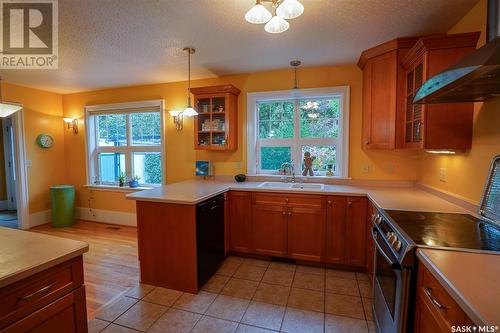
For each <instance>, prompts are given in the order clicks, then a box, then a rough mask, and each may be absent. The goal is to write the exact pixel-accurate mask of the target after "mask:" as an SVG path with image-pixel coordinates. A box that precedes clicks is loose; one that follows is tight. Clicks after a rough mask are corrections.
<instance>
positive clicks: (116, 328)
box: [101, 324, 139, 333]
mask: <svg viewBox="0 0 500 333" xmlns="http://www.w3.org/2000/svg"><path fill="white" fill-rule="evenodd" d="M101 332H102V333H137V332H139V331H136V330H133V329H131V328H128V327H124V326H120V325H116V324H111V325H109V326H108V327H106V328H105V329H104V331H101Z"/></svg>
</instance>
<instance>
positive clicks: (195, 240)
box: [0, 0, 500, 333]
mask: <svg viewBox="0 0 500 333" xmlns="http://www.w3.org/2000/svg"><path fill="white" fill-rule="evenodd" d="M131 2H133V1H131ZM248 2H249V3H248V4H246V3H244V4H237V5H234V6H236V8H233V10H238V11H241V12H242V15H240V16H238V17H237V18H234V20H235V21H237V22H240V21H241V22H242V24H243V26H242V27H240V28H241V29H247V28H256V30H255V31H253V32H252V36H254V37H255V36H260V37H259V39H258V40H259V42H261V43H271V45H272V43H278V44H279V40H280V39H279V38H280V37H283V36H284V37H283V38H292V40H293V36H294V32H295V33H298V31H299V30H301V29H304V31H308V29H313V30H314V29H316V28H318V27H320V24H318V25H317V26H315V27H309V28H307V27H306V26H301V25H300V24H301V22H302V21H301V20H310V19H311V18H310V17H308V15H311V13H313V12H314V13H316V15H319V16H318V17H319V18H321V17H322V16H321V11H318V10H319V8H321V6H320V5H318V4H313V3H312V2H311V1H305V0H304V1H301V2H302V3H303V8H302V10H303V13H301V14H302V15H299V16H300V17H297V18H295V19H289V20H288V21H289V22H290V24H289V31H286V32H283V33H278V34H275V35H270V34H268V32H269V31H268V30H269V29H273V28H276V29H279V26H280V25H279V24H276V25H272V24H269V26H268V25H266V28H264V29H262V31H261V29H260V28H263V27H264V26H263V25H260V24H255V25H252V24H251V20H252V17H247V18H246V21H248V22H250V23H248V22H245V17H243V16H245V15H244V14H245V13H247V14H248V13H250V11H249V9H250V8H252V10H253V7H252V5H254V1H248ZM288 2H290V3H295V1H288ZM382 2H384V1H382ZM382 2H381V3H382ZM384 3H386V4H389V3H390V6H392V7H393V8H397V9H395V10H398V11H401V13H402V14H401V17H400V18H398V19H399V20H400V22H399V23H400V24H402V23H403V21H404V17H405V16H404V15H403V13H406V14H407V13H408V11H406V10H407V9H405V8H403V7H404V6H401V5H399V6H398V5H396V4H395V3H393V2H390V1H388V2H384ZM426 3H427V2H426ZM108 5H110V4H105V5H104V6H105V7H106V6H108ZM149 5H151V4H149ZM255 5H256V6H259V5H260V6H264V8H269V9H272V4H268V3H267V2H266V1H263V2H262V4H260V3H259V2H257V4H255ZM278 5H279V4H278ZM427 5H429V6H431V8H434V9H435V11H436V13H439V15H440V16H438V17H440V18H442V22H438V21H439V20H436V18H435V17H434V18H432V15H431V14H429V13H428V11H425V10H422V8H420V9H419V13H420V15H421V18H422V19H428V20H431V21H429V22H431V23H429V25H428V28H426V29H422V30H419V29H417V28H415V27H416V26H418V25H417V24H416V22H418V20H413V21H410V22H409V23H408V26H412V24H414V25H413V28H412V29H413V30H412V29H409V30H405V29H401V30H400V31H399V32H397V31H393V32H391V33H387V32H385V34H384V36H386V37H384V38H375V37H372V39H371V40H368V41H365V42H363V43H360V44H359V46H361V45H362V47H361V48H360V49H359V51H357V52H356V55H355V58H353V57H351V58H350V61H349V62H347V63H348V64H347V65H341V64H342V63H343V62H342V61H341V60H340V59H339V60H338V62H335V63H334V64H333V65H317V66H315V65H313V66H311V65H310V63H313V61H312V60H310V59H312V58H307V56H305V55H304V56H301V58H300V60H301V61H298V60H294V59H293V58H292V59H288V58H287V59H286V60H285V62H284V63H283V59H281V60H280V61H281V65H273V67H270V68H263V67H262V69H260V67H255V68H259V69H250V67H245V66H242V65H241V66H240V68H236V69H234V68H233V69H231V70H228V72H227V73H228V74H224V70H221V71H220V73H222V74H217V75H216V76H215V77H208V76H206V73H205V74H203V70H200V67H202V66H200V64H202V63H203V62H205V63H206V62H207V60H206V58H204V57H206V56H207V55H206V52H207V49H206V47H207V46H206V45H205V44H204V43H203V42H199V45H192V46H189V47H185V46H187V45H190V43H189V42H186V43H185V44H182V45H176V46H175V50H173V48H172V49H169V48H168V47H167V50H168V52H174V53H175V55H174V56H172V55H171V54H170V55H169V56H172V57H173V58H172V66H175V68H177V70H178V71H179V72H176V73H180V74H179V76H180V78H179V79H175V80H172V82H167V83H163V82H165V80H164V79H160V81H156V79H154V80H153V79H152V77H150V79H149V81H145V82H130V84H125V83H124V84H117V83H112V84H106V83H105V81H106V80H108V78H103V77H100V76H99V75H98V73H97V72H94V73H93V74H94V75H95V78H93V79H94V81H93V82H94V83H92V84H89V85H88V86H86V87H85V88H83V86H84V85H85V84H87V83H85V84H83V83H82V85H81V86H80V87H78V88H71V89H69V88H68V90H67V91H68V92H62V91H63V90H61V89H59V91H60V93H58V94H56V93H51V92H48V91H42V90H43V89H42V90H37V89H34V88H28V87H24V85H26V83H24V81H23V77H22V75H20V74H18V73H19V71H17V72H16V71H15V70H3V69H2V76H3V77H4V83H3V84H2V90H3V91H2V92H3V98H4V99H2V101H4V100H5V101H15V102H17V103H21V104H22V105H23V112H24V113H25V115H24V118H25V119H24V123H25V136H26V139H25V140H26V150H27V152H26V156H27V159H29V160H30V163H32V165H33V167H27V168H26V170H27V175H28V184H29V189H30V191H29V197H28V202H29V203H30V206H29V211H28V217H29V219H27V220H28V221H27V223H26V224H23V222H21V224H20V226H21V228H22V229H31V231H34V232H36V233H34V232H27V231H17V230H12V229H7V228H1V229H0V231H1V232H2V233H1V234H0V236H1V237H2V239H3V240H5V241H2V242H1V244H2V245H0V248H1V251H0V258H1V259H2V261H1V262H2V269H1V270H0V273H2V274H1V279H0V281H1V282H2V283H1V284H0V295H1V296H0V297H1V299H2V300H4V299H5V300H6V302H3V303H5V304H7V305H6V308H5V312H3V316H1V317H0V330H2V332H3V331H5V332H19V331H21V332H22V331H35V332H37V331H40V332H43V331H47V330H49V329H50V330H51V331H68V332H70V331H77V332H86V331H91V332H100V331H103V332H133V331H148V332H149V331H151V332H169V331H175V329H177V330H178V331H183V332H184V331H186V332H190V331H193V332H274V331H282V332H388V333H389V332H411V331H415V332H450V331H454V330H455V331H459V330H458V327H469V328H470V329H472V328H473V327H476V328H475V329H476V330H478V329H490V330H491V331H496V330H498V328H495V327H496V326H497V325H498V322H499V321H500V319H499V314H498V310H497V308H498V306H497V305H498V301H497V300H498V296H499V295H500V290H499V289H498V286H496V285H495V277H496V276H497V275H498V267H500V266H499V265H498V261H499V259H498V258H500V257H499V256H498V253H499V251H500V246H499V243H500V242H499V239H500V233H499V232H498V220H499V212H498V207H499V205H498V200H499V199H498V181H499V178H498V177H500V176H499V175H498V172H499V171H498V170H499V168H500V167H498V163H500V162H499V161H498V154H499V152H500V150H499V144H500V133H499V131H498V125H497V124H498V123H499V118H498V117H499V116H498V112H497V111H498V107H499V100H498V97H496V96H497V95H498V94H499V93H500V92H499V91H498V86H499V85H498V83H497V82H496V81H495V80H496V76H495V73H496V72H495V71H497V68H498V58H499V56H498V50H499V48H498V45H499V44H498V43H499V41H500V38H498V37H497V36H498V29H499V25H498V1H492V0H490V1H486V0H482V1H465V0H464V1H461V2H460V4H457V5H456V6H450V5H449V4H448V5H447V6H446V5H445V4H444V2H443V3H442V5H443V7H442V8H437V7H439V6H438V5H435V6H433V5H431V4H429V3H427ZM59 6H60V13H59V15H60V17H59V19H60V20H61V21H60V24H64V23H65V20H67V17H68V16H66V14H67V13H69V12H72V11H74V10H77V8H78V6H83V7H84V8H86V9H88V8H90V7H91V6H92V4H91V3H88V4H81V5H78V6H76V7H72V6H70V5H69V4H68V3H65V2H64V1H60V2H59ZM86 6H88V7H86ZM165 6H166V7H169V5H165ZM179 6H181V7H180V8H183V9H185V10H188V11H191V10H195V9H194V8H193V7H192V6H191V5H190V4H189V3H186V4H182V5H179ZM218 6H219V5H218V4H217V5H214V8H215V7H217V8H219V7H218ZM325 6H327V8H328V9H329V10H333V8H336V9H340V8H343V9H344V10H358V13H361V12H362V11H360V8H361V7H359V5H354V4H350V5H349V4H340V3H335V4H325ZM342 6H346V7H342ZM350 6H352V7H350ZM146 7H147V10H153V9H154V8H155V7H154V6H152V7H148V6H146ZM166 7H165V8H166ZM375 7H377V6H375ZM201 8H202V9H205V10H207V11H208V12H210V13H212V12H211V11H212V10H213V9H214V8H212V7H210V6H208V7H207V5H206V4H204V5H203V6H202V7H201ZM257 8H260V7H257ZM283 8H285V6H284V7H283ZM290 8H292V7H290ZM81 9H82V8H80V10H81ZM105 9H107V10H111V8H108V7H106V8H105ZM156 9H157V10H162V9H159V8H156ZM169 9H172V7H169ZM277 9H279V6H278V7H277V8H276V10H277ZM292 9H293V8H292ZM372 9H373V10H374V12H373V14H372V15H369V16H368V18H369V19H371V18H372V16H373V18H375V17H378V19H380V18H383V17H385V16H384V15H385V14H384V13H383V11H382V9H380V8H379V10H378V11H377V10H375V8H374V7H372ZM196 10H197V11H199V10H200V8H197V9H196ZM266 10H267V9H266ZM309 11H310V12H309ZM103 12H105V10H104V9H103ZM65 13H66V14H65ZM377 13H378V14H377ZM495 13H496V14H495ZM120 15H129V14H127V13H122V12H120ZM270 15H272V14H270ZM285 15H287V13H284V12H281V14H277V15H276V16H273V19H274V18H276V20H274V21H278V19H280V18H282V17H285ZM377 15H379V16H377ZM426 15H427V16H426ZM436 15H438V14H436ZM247 16H248V15H247ZM257 18H258V17H257ZM339 19H340V18H339ZM274 21H273V20H271V21H269V22H274ZM288 21H285V22H288ZM77 22H78V21H77ZM412 22H413V23H412ZM106 23H107V24H109V26H110V27H111V26H112V22H106ZM281 23H283V22H281ZM438 23H439V24H438ZM101 24H104V23H102V22H101ZM287 24H288V23H287ZM325 24H326V23H325ZM433 24H434V27H433V28H431V25H433ZM247 25H248V26H247ZM294 25H296V27H294ZM214 29H216V30H217V29H220V27H214ZM318 29H320V28H318ZM262 34H264V35H262ZM268 36H272V37H276V38H277V39H273V40H272V41H271V40H268V41H264V40H262V39H260V38H261V37H268ZM289 36H292V37H289ZM304 36H305V37H306V38H307V34H306V35H302V36H298V35H297V36H296V38H303V37H304ZM63 37H65V38H66V37H67V36H66V35H63ZM92 38H94V39H99V38H103V39H100V40H99V41H101V42H102V41H103V40H105V39H106V38H109V37H107V36H100V37H98V36H92ZM92 38H91V39H92ZM322 38H323V37H322ZM335 38H339V37H338V36H337V37H335ZM62 40H66V39H62ZM273 41H274V42H273ZM141 42H143V41H142V39H141ZM60 47H61V48H62V47H63V44H62V43H61V42H60ZM281 47H284V46H281ZM183 49H184V50H183ZM476 49H477V50H476ZM131 52H132V51H131ZM134 52H135V51H134ZM162 52H164V51H162ZM325 52H327V51H325ZM204 53H205V54H204ZM299 53H300V52H299ZM299 53H296V54H299ZM313 53H314V52H313ZM291 54H293V53H291ZM300 54H302V53H300ZM200 59H203V60H200ZM61 61H62V60H61ZM269 61H271V62H272V61H275V60H274V59H271V58H269ZM461 61H462V62H463V63H461ZM169 66H170V63H169ZM214 66H215V67H217V66H220V64H216V65H214ZM227 66H229V67H230V66H233V64H231V63H230V62H229V63H228V64H227ZM254 66H257V65H256V64H254ZM453 66H455V67H453ZM208 67H210V66H208ZM208 67H207V68H208ZM229 67H228V68H229ZM247 68H248V69H247ZM450 68H452V69H455V70H452V71H449V69H450ZM101 70H102V71H105V70H104V69H101ZM186 70H187V80H186ZM211 70H214V72H217V70H216V69H214V68H212V69H211ZM447 71H448V72H447ZM40 73H42V72H40ZM192 73H193V77H194V79H193V80H191V74H192ZM240 73H248V74H240ZM441 73H444V74H443V75H441V76H436V75H439V74H441ZM171 75H174V76H175V75H177V74H175V73H174V72H172V74H171ZM179 76H178V77H179ZM40 77H41V78H35V77H33V79H34V81H33V85H32V86H35V87H37V86H36V84H37V82H42V83H43V82H45V80H46V82H47V83H48V82H50V84H52V85H54V86H56V85H57V84H58V81H57V80H56V78H54V77H50V76H47V77H45V78H44V75H43V74H42V75H40ZM39 80H41V81H39ZM51 80H52V81H51ZM98 81H102V82H103V83H100V82H99V83H98ZM59 82H62V81H59ZM68 82H69V81H68ZM82 82H83V81H82ZM87 82H90V81H87ZM23 83H24V84H23ZM140 84H142V85H140ZM436 84H437V86H436ZM28 86H29V85H28ZM38 87H39V86H38ZM38 87H37V88H38ZM113 87H118V88H113ZM39 89H41V88H39ZM48 90H49V89H48ZM55 91H56V90H55ZM186 102H187V103H186ZM41 108H42V109H41ZM43 109H47V110H48V109H50V111H45V110H43ZM178 110H184V111H178ZM62 118H65V120H64V122H63V120H62ZM38 126H42V128H44V131H45V132H48V133H49V134H52V136H53V137H55V144H54V145H53V146H52V147H50V148H46V149H41V148H39V147H36V146H35V143H34V141H35V140H34V138H35V137H36V136H37V135H38V134H39V132H40V131H39V130H38ZM43 126H45V127H43ZM31 142H33V144H32V143H31ZM61 164H62V165H63V166H61ZM42 166H45V167H47V168H53V170H58V171H57V172H50V171H49V172H46V175H45V174H44V175H43V177H42V176H40V169H36V168H40V167H42ZM56 168H62V169H56ZM131 170H133V173H131ZM234 175H238V176H236V177H234ZM122 176H123V178H127V179H126V181H123V182H122ZM61 183H64V184H72V185H74V186H75V188H76V197H75V215H76V220H77V221H76V223H75V224H74V225H73V226H68V227H64V228H52V227H51V226H50V224H46V223H47V222H50V221H51V219H50V210H49V209H50V204H51V202H50V198H49V197H48V191H47V188H48V187H49V186H53V185H56V184H61ZM42 233H45V234H49V235H50V236H46V235H42ZM53 235H56V236H59V237H58V238H50V237H53ZM16 237H19V241H18V243H16V242H17V240H16ZM40 237H42V238H40ZM43 237H49V238H43ZM61 237H62V238H61ZM101 237H102V238H101ZM114 237H120V238H121V239H120V242H121V243H119V244H118V245H116V244H115V243H114V240H113V239H114ZM63 238H70V239H72V240H80V241H74V243H72V241H69V240H68V239H63ZM7 240H10V241H7ZM26 242H27V243H26ZM44 242H46V243H44ZM59 242H60V243H59ZM37 243H39V244H40V245H39V247H36V251H35V253H38V255H37V256H33V255H32V252H31V251H30V249H29V248H28V247H27V248H26V249H25V251H21V252H19V251H18V250H17V251H13V249H14V248H16V247H17V248H19V244H37ZM87 243H88V244H89V246H88V245H87ZM43 244H59V246H57V245H55V246H51V247H47V246H45V245H43ZM33 249H35V248H33ZM87 251H89V252H87ZM13 253H17V255H18V256H16V255H13ZM112 257H113V259H114V260H116V261H117V263H113V266H107V265H110V261H111V260H112ZM23 258H28V259H29V260H25V259H23ZM117 258H118V259H117ZM82 259H83V260H82ZM24 260H25V261H26V262H25V264H26V265H24V267H23V263H24V262H23V261H24ZM120 262H122V263H123V265H120ZM68 265H69V266H68ZM106 266H107V267H113V270H115V269H116V271H117V272H118V274H116V275H110V274H112V273H111V272H110V269H107V270H106V272H104V273H103V271H104V269H105V267H106ZM58 267H64V269H65V270H66V271H64V272H66V273H64V274H69V275H64V276H65V277H64V279H66V280H64V281H65V282H64V283H66V284H65V285H64V287H63V286H61V285H60V284H62V282H55V283H53V280H52V279H56V278H50V277H49V278H47V277H48V276H49V274H55V272H56V271H58V272H59V273H57V274H59V276H60V279H63V278H62V276H63V273H62V272H63V271H61V269H62V268H58ZM68 267H70V268H68ZM68 269H69V270H70V271H71V272H72V273H67V272H68ZM51 270H52V273H51ZM478 271H479V272H481V273H480V274H479V273H478ZM106 274H107V275H106ZM38 276H39V277H40V278H38ZM68 276H69V277H68ZM111 276H113V277H112V278H111ZM67 279H69V280H70V281H72V282H71V283H70V284H68V283H67ZM32 281H36V283H33V282H32ZM57 281H59V278H57ZM139 282H140V283H141V284H139V285H137V286H135V287H134V285H135V284H136V283H139ZM107 285H109V286H111V287H110V288H108V289H106V286H107ZM131 287H132V288H131ZM44 288H46V289H44ZM13 291H14V292H13ZM19 293H23V294H19ZM99 294H102V295H99ZM70 295H71V297H69V296H70ZM27 296H29V297H28V298H27V299H26V297H27ZM85 296H86V297H85ZM49 303H50V304H49ZM56 303H57V306H56ZM61 304H66V305H65V306H63V305H61ZM85 304H87V305H86V306H85ZM23 305H24V307H23ZM68 306H69V307H70V308H71V309H72V310H71V311H70V310H68ZM57 307H58V308H57ZM56 308H57V309H58V310H56ZM16 309H17V310H16ZM51 309H52V310H51ZM61 309H64V310H61ZM63 315H64V317H63ZM71 318H73V319H71ZM87 319H88V320H89V321H88V322H87ZM63 323H64V324H65V325H66V324H67V325H66V326H61V325H62V324H63ZM68 323H70V324H68ZM71 323H73V325H72V324H71ZM477 327H479V328H477Z"/></svg>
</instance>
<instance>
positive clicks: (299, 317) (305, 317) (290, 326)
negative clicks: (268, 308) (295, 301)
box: [281, 308, 324, 333]
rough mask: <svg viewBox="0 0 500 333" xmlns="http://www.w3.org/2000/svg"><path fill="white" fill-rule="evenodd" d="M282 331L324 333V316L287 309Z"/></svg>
mask: <svg viewBox="0 0 500 333" xmlns="http://www.w3.org/2000/svg"><path fill="white" fill-rule="evenodd" d="M281 331H283V332H287V333H323V331H324V314H323V313H319V312H312V311H304V310H297V309H292V308H287V309H286V312H285V317H284V319H283V324H282V326H281Z"/></svg>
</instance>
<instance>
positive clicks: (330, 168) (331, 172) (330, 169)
mask: <svg viewBox="0 0 500 333" xmlns="http://www.w3.org/2000/svg"><path fill="white" fill-rule="evenodd" d="M326 175H327V176H328V177H333V164H328V170H326Z"/></svg>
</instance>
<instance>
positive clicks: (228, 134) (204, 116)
mask: <svg viewBox="0 0 500 333" xmlns="http://www.w3.org/2000/svg"><path fill="white" fill-rule="evenodd" d="M191 92H192V93H193V95H194V101H195V108H196V110H197V111H198V116H196V117H195V129H194V148H195V149H199V150H234V149H236V148H237V147H238V130H237V126H238V95H239V94H240V90H239V89H237V88H236V87H234V86H232V85H224V86H214V87H202V88H192V89H191Z"/></svg>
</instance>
